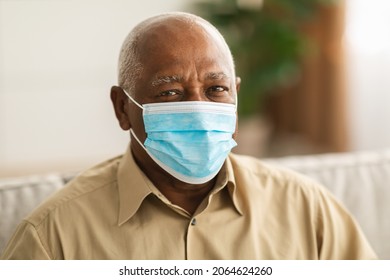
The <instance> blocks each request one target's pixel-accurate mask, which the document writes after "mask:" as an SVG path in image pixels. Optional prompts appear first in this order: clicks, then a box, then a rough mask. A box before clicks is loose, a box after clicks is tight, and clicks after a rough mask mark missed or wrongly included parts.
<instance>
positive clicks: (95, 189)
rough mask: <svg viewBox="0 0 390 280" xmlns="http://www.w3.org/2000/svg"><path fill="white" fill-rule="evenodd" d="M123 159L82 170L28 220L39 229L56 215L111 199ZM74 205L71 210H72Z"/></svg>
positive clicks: (114, 159) (111, 160)
mask: <svg viewBox="0 0 390 280" xmlns="http://www.w3.org/2000/svg"><path fill="white" fill-rule="evenodd" d="M121 158H122V156H118V157H115V158H113V159H110V160H107V161H105V162H102V163H100V164H98V165H96V166H94V167H92V168H90V169H88V170H86V171H83V172H82V173H80V174H79V175H77V176H76V177H75V178H73V179H72V180H71V181H70V182H68V183H67V184H66V185H65V186H64V187H63V188H62V189H61V190H59V191H57V192H56V193H54V195H52V196H51V197H49V198H48V199H47V200H46V201H44V202H43V203H42V204H41V205H40V206H38V208H37V209H35V210H34V211H33V212H32V213H31V214H30V215H29V216H28V217H27V218H26V219H25V220H26V221H27V222H28V223H30V224H32V225H33V226H35V227H37V226H38V225H39V224H41V223H42V222H43V221H44V220H45V219H46V218H47V217H48V216H49V215H51V214H53V213H55V212H57V213H58V212H61V211H62V212H65V213H67V214H70V215H71V214H72V213H69V211H72V212H75V213H74V214H77V213H76V212H77V211H78V210H80V209H78V207H77V205H79V206H81V205H88V204H89V203H91V202H92V201H94V203H96V201H97V200H99V197H101V198H106V199H108V198H109V197H110V196H113V195H115V194H116V192H117V191H116V185H117V184H116V181H117V169H118V165H119V162H120V159H121ZM70 206H71V207H70Z"/></svg>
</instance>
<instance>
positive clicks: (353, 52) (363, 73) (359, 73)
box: [345, 0, 390, 150]
mask: <svg viewBox="0 0 390 280" xmlns="http://www.w3.org/2000/svg"><path fill="white" fill-rule="evenodd" d="M347 4H348V9H347V22H346V34H345V35H346V36H345V39H346V40H345V42H346V49H347V53H348V61H347V65H348V84H349V99H350V100H349V101H350V123H351V140H352V143H351V148H352V150H367V149H381V148H385V147H389V145H390V144H389V143H390V75H389V73H390V32H389V26H390V17H389V16H388V15H389V13H390V2H389V1H388V0H372V1H366V0H348V2H347Z"/></svg>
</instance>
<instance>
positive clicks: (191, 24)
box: [137, 19, 233, 72]
mask: <svg viewBox="0 0 390 280" xmlns="http://www.w3.org/2000/svg"><path fill="white" fill-rule="evenodd" d="M137 46H138V54H139V59H140V62H141V63H142V65H143V67H144V68H153V69H154V71H158V70H159V69H166V68H169V67H173V68H175V67H179V68H180V67H182V66H183V65H185V64H193V63H202V65H203V66H208V67H216V65H219V67H223V68H227V69H226V70H228V71H229V72H230V70H232V69H228V68H233V65H232V61H231V56H230V53H229V51H228V49H227V46H226V44H225V43H224V41H223V39H222V37H221V36H220V35H219V33H218V32H217V31H216V30H215V29H214V28H213V27H211V26H208V25H207V24H205V23H199V22H195V21H188V20H180V19H167V20H164V21H161V22H156V23H153V24H151V25H150V26H149V27H148V28H147V30H146V31H145V32H144V33H143V34H142V36H141V37H140V38H139V40H138V44H137ZM215 70H217V69H215Z"/></svg>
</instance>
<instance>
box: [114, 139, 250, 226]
mask: <svg viewBox="0 0 390 280" xmlns="http://www.w3.org/2000/svg"><path fill="white" fill-rule="evenodd" d="M117 176H118V192H119V217H118V225H119V226H120V225H122V224H123V223H125V222H126V221H127V220H129V219H130V218H131V217H132V216H133V215H134V214H135V213H136V212H137V210H138V208H139V207H140V206H141V204H142V202H143V201H144V199H145V198H146V197H147V196H148V195H149V194H151V193H153V192H154V191H155V192H156V193H158V192H159V191H158V189H157V188H156V187H155V186H154V185H153V184H152V182H151V181H150V180H149V179H148V178H147V177H146V175H145V174H144V173H143V172H142V170H141V169H140V168H139V167H138V165H137V163H136V162H135V160H134V158H133V155H132V153H131V149H130V145H129V147H128V148H127V150H126V153H125V154H124V155H123V157H122V159H121V161H120V163H119V167H118V175H117ZM225 186H227V189H228V191H229V194H230V197H231V199H232V202H233V205H234V207H235V208H236V210H237V212H238V213H239V214H241V215H243V211H242V209H243V208H242V199H241V198H240V193H239V191H238V189H237V185H236V181H235V177H234V170H233V167H232V163H231V161H230V159H229V157H228V158H227V159H226V161H225V164H224V165H223V167H222V169H221V171H220V172H219V174H218V178H217V182H216V186H215V188H214V192H213V193H215V192H218V191H220V190H221V189H222V188H224V187H225Z"/></svg>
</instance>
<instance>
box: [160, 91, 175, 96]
mask: <svg viewBox="0 0 390 280" xmlns="http://www.w3.org/2000/svg"><path fill="white" fill-rule="evenodd" d="M176 94H178V93H177V92H176V91H175V90H166V91H163V92H161V93H160V96H166V97H168V96H175V95H176Z"/></svg>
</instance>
